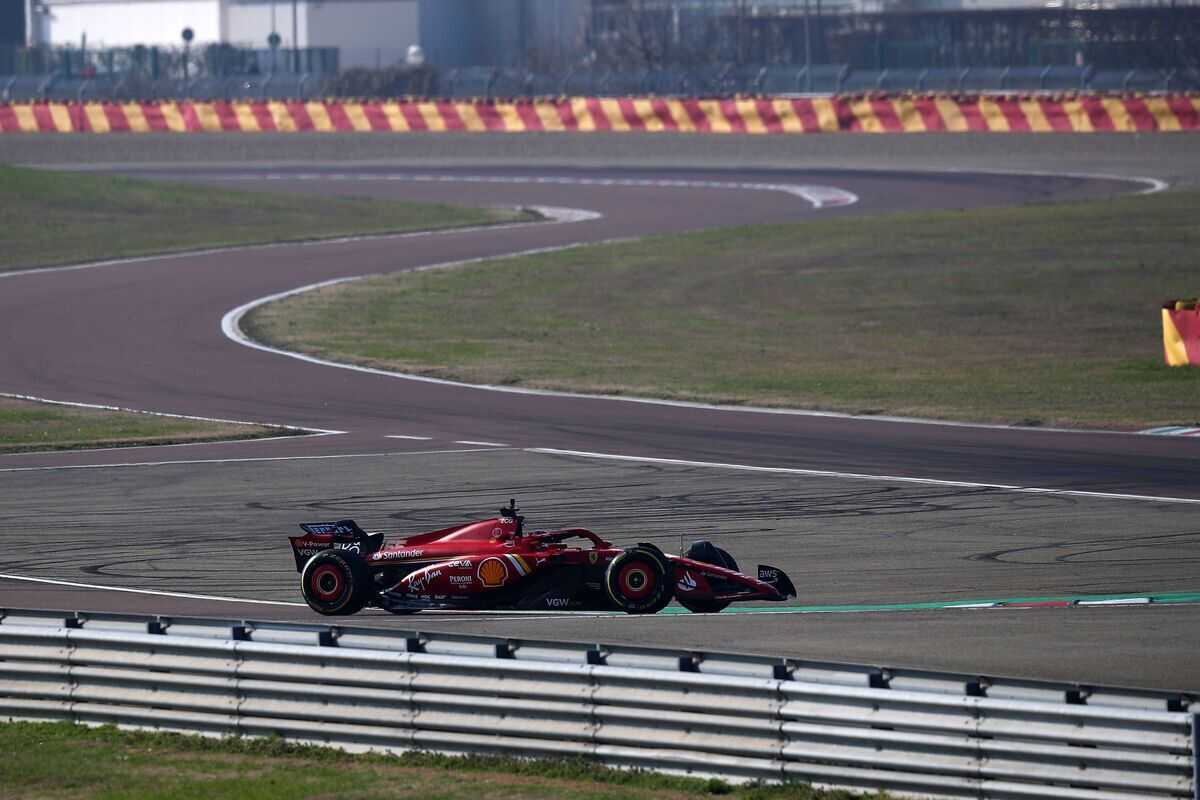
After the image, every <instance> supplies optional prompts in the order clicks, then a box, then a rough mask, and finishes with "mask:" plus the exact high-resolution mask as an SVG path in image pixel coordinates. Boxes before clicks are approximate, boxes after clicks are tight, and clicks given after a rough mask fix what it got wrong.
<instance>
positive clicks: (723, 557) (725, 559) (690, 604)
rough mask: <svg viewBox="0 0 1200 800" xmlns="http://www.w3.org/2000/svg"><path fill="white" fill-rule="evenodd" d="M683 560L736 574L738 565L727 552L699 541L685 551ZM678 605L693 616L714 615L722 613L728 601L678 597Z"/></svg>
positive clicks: (710, 543)
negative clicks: (729, 570)
mask: <svg viewBox="0 0 1200 800" xmlns="http://www.w3.org/2000/svg"><path fill="white" fill-rule="evenodd" d="M683 557H684V558H689V559H691V560H692V561H699V562H701V563H703V564H712V565H713V566H714V567H724V568H725V569H731V570H733V571H734V572H738V571H739V570H738V563H737V561H736V560H735V559H734V557H733V556H731V555H729V553H728V551H726V550H723V549H721V548H720V547H717V546H716V545H715V544H713V543H712V542H709V541H699V542H696V543H695V544H693V545H692V546H691V547H689V548H688V549H687V552H686V553H684V554H683ZM678 600H679V605H681V606H683V607H684V608H686V609H687V610H688V611H691V612H692V613H693V614H716V613H718V612H720V611H724V610H725V608H726V607H727V606H728V605H729V601H728V600H702V599H700V598H693V599H684V598H683V597H679V598H678Z"/></svg>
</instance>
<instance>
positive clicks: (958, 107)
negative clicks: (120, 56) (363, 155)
mask: <svg viewBox="0 0 1200 800" xmlns="http://www.w3.org/2000/svg"><path fill="white" fill-rule="evenodd" d="M1197 130H1200V95H1188V94H1180V95H1166V96H1162V95H1155V96H1150V95H1146V96H1120V97H1117V96H1112V97H1109V96H1070V97H1047V96H1006V97H998V96H990V95H987V96H962V97H950V96H895V97H889V96H878V97H875V96H871V97H816V98H744V99H709V100H703V99H690V100H678V99H665V98H588V97H573V98H559V99H543V100H529V101H514V102H500V101H488V100H474V101H423V100H369V101H355V100H325V101H316V102H304V101H246V102H240V101H234V102H225V101H218V102H199V101H191V100H182V101H165V102H130V103H120V102H103V103H29V104H21V103H10V104H0V133H56V132H57V133H110V132H111V133H118V132H119V133H124V132H133V133H148V132H160V131H161V132H178V133H199V132H223V131H224V132H246V133H249V132H258V131H281V132H291V131H347V132H350V131H393V132H405V131H476V132H480V133H483V132H489V131H495V132H503V133H520V132H527V131H575V132H587V131H644V132H651V133H653V132H659V131H677V132H687V133H690V132H696V133H749V134H767V133H784V134H788V133H792V134H794V133H838V132H861V133H920V132H925V131H950V132H968V131H989V132H994V133H1007V132H1019V133H1025V132H1034V133H1088V132H1094V131H1125V132H1139V131H1197Z"/></svg>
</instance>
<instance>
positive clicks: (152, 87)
mask: <svg viewBox="0 0 1200 800" xmlns="http://www.w3.org/2000/svg"><path fill="white" fill-rule="evenodd" d="M357 74H358V75H364V74H365V75H370V74H371V73H370V72H366V73H362V72H360V73H357ZM386 78H387V79H386V80H385V81H382V82H372V81H369V80H367V81H364V80H353V79H350V77H348V76H346V75H343V76H340V77H332V76H330V75H328V74H322V73H310V72H298V73H292V72H264V73H254V74H238V75H227V76H219V77H211V76H205V77H193V78H189V79H183V78H175V79H159V80H152V79H148V78H145V77H144V76H140V75H138V74H135V73H113V74H107V73H100V74H97V75H94V76H91V77H82V76H79V75H74V76H65V75H63V74H61V73H53V74H48V75H0V102H29V101H39V100H47V101H78V102H83V101H89V100H118V101H132V100H168V99H171V100H174V99H191V100H222V99H226V100H236V99H259V100H268V99H275V100H282V99H301V100H312V99H321V98H326V97H337V96H359V95H361V94H363V90H362V89H361V87H362V86H365V85H375V83H379V85H383V86H385V89H384V91H385V92H386V94H387V96H392V97H400V96H418V97H424V96H434V97H446V98H454V99H465V98H520V97H560V96H561V97H624V96H659V97H726V96H733V95H795V94H862V93H870V92H891V93H896V92H918V93H929V92H939V93H952V94H953V93H1018V92H1020V93H1025V92H1085V93H1087V92H1181V91H1195V90H1200V72H1196V71H1191V72H1189V71H1180V70H1174V71H1168V72H1156V71H1150V70H1092V69H1087V68H1077V67H1034V68H1025V67H1010V68H1005V69H995V68H969V69H921V70H906V69H890V70H888V69H885V70H855V69H851V68H850V67H848V66H846V65H842V64H825V65H816V66H813V67H811V68H807V69H806V68H804V67H799V68H795V67H765V66H757V67H739V68H733V67H714V68H713V69H710V70H690V71H686V72H683V71H665V70H647V71H641V72H608V71H586V72H585V71H576V72H569V73H566V74H561V75H558V74H544V73H535V72H528V71H525V70H502V69H493V68H490V67H469V68H463V69H451V70H445V71H442V72H439V73H436V74H434V73H432V72H431V71H418V72H411V73H405V72H403V71H393V72H388V73H387V74H386Z"/></svg>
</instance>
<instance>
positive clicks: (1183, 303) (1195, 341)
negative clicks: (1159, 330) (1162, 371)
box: [1162, 298, 1200, 367]
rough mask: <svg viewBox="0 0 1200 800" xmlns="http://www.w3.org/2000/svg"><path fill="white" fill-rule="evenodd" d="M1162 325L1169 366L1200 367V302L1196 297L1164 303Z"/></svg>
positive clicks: (1164, 348) (1164, 347)
mask: <svg viewBox="0 0 1200 800" xmlns="http://www.w3.org/2000/svg"><path fill="white" fill-rule="evenodd" d="M1162 326H1163V350H1164V351H1165V354H1166V360H1167V366H1170V367H1184V366H1187V365H1189V364H1191V365H1192V366H1197V367H1200V303H1198V302H1197V300H1196V298H1192V299H1191V300H1168V301H1167V302H1165V303H1163V309H1162Z"/></svg>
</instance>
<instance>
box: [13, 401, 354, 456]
mask: <svg viewBox="0 0 1200 800" xmlns="http://www.w3.org/2000/svg"><path fill="white" fill-rule="evenodd" d="M0 397H7V398H10V399H13V400H28V401H29V402H32V403H46V404H48V405H53V406H70V407H72V408H91V409H95V410H97V411H122V412H124V413H126V414H145V415H146V416H150V417H167V418H170V419H188V420H193V421H196V422H223V423H225V424H227V425H254V426H257V427H260V428H280V429H282V430H285V431H304V432H306V433H318V434H323V435H326V436H337V435H341V434H344V433H345V431H335V430H326V429H324V428H308V427H304V426H302V425H284V424H282V423H279V422H253V421H250V420H244V419H222V418H221V417H201V416H197V415H195V414H174V413H171V412H167V411H146V410H145V409H141V408H127V407H125V406H108V405H103V404H100V403H81V402H77V401H73V400H51V399H49V398H47V397H37V396H35V395H31V394H18V393H16V392H0ZM275 438H281V437H275ZM236 441H242V440H236ZM251 441H253V440H251ZM258 441H262V440H258ZM197 444H215V442H197ZM105 449H113V448H105Z"/></svg>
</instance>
